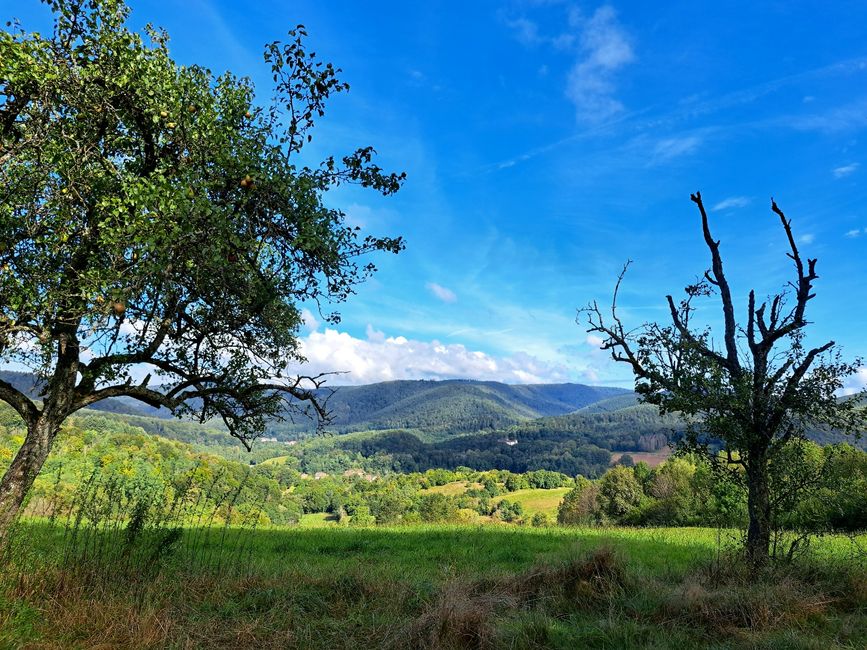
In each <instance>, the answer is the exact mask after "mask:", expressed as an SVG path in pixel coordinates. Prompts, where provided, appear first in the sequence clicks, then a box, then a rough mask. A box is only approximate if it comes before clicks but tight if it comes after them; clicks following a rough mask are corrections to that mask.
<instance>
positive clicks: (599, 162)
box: [0, 0, 867, 385]
mask: <svg viewBox="0 0 867 650" xmlns="http://www.w3.org/2000/svg"><path fill="white" fill-rule="evenodd" d="M130 4H131V6H132V8H133V19H132V20H133V24H135V25H141V24H144V23H145V22H152V23H155V24H157V25H160V26H162V27H165V28H166V29H167V30H168V32H169V34H170V35H171V36H172V51H173V54H174V56H175V58H176V59H177V60H178V61H179V62H181V63H201V64H205V65H207V66H208V67H210V68H211V69H213V70H214V71H217V72H221V71H223V70H226V69H229V70H232V71H233V72H235V73H237V74H240V75H248V76H250V77H252V78H253V79H254V81H255V82H256V84H257V87H258V88H260V91H261V93H262V97H263V98H267V96H268V89H269V83H268V82H269V77H268V75H267V68H266V66H265V65H264V64H263V63H262V60H261V51H262V45H263V44H264V43H266V42H268V41H271V40H275V39H280V38H282V37H284V36H285V33H286V31H287V30H288V29H289V28H290V27H291V26H293V25H295V24H297V23H303V24H305V25H306V26H307V28H308V31H309V33H310V38H309V41H308V42H309V44H310V46H311V47H312V48H313V49H315V50H316V51H317V52H318V53H319V55H320V56H322V57H323V58H325V59H326V60H329V61H332V62H334V63H335V64H336V65H338V66H339V67H341V68H343V78H344V79H345V80H346V81H348V82H349V83H350V84H351V86H352V89H351V91H350V93H348V94H346V95H344V96H340V97H337V98H335V99H334V101H333V102H332V104H331V106H330V109H329V112H328V114H327V115H326V117H325V118H324V119H323V120H322V121H321V122H320V124H319V125H318V126H317V130H316V132H315V139H314V141H313V144H312V145H311V147H310V149H309V151H308V155H309V157H310V160H311V161H315V160H316V159H317V158H322V157H324V156H326V155H329V154H332V153H335V154H340V153H344V152H347V151H349V150H351V149H354V148H356V147H360V146H365V145H368V144H370V145H373V146H375V147H376V149H377V150H378V152H379V154H380V155H379V163H380V164H381V165H382V166H383V167H385V168H391V169H395V170H405V171H406V172H407V175H408V180H407V183H406V185H405V187H404V188H403V189H402V190H401V191H400V192H399V193H398V195H396V196H394V197H389V198H382V197H379V196H377V195H375V194H373V193H371V192H366V191H362V190H360V189H358V188H345V189H344V188H341V189H340V190H339V191H338V192H337V193H335V194H334V195H333V196H332V197H331V198H330V199H329V200H330V202H331V203H332V204H333V205H334V206H336V207H340V208H342V209H343V210H345V211H346V213H347V215H348V217H349V219H351V220H352V221H353V222H355V223H358V224H360V225H362V226H364V227H365V228H366V229H369V230H370V231H371V232H374V233H377V234H401V235H404V236H405V237H406V240H407V249H406V251H405V252H404V253H402V254H401V255H399V256H396V257H389V258H380V259H378V260H377V262H378V266H379V267H380V271H379V273H378V274H377V276H376V278H375V280H373V281H371V282H369V283H367V284H366V285H364V286H363V287H362V288H361V289H360V290H359V292H358V295H357V296H355V297H354V298H353V299H352V300H351V302H349V303H347V304H345V305H343V306H342V308H341V310H340V311H341V313H342V314H343V320H342V322H341V323H340V325H339V326H338V327H336V328H335V327H333V326H327V327H326V325H325V324H323V323H322V322H319V321H321V318H320V317H319V316H318V315H316V314H311V316H310V318H309V321H308V326H307V328H306V329H305V331H304V332H303V335H304V341H305V351H306V354H307V356H308V358H309V359H310V362H311V369H312V370H348V371H351V374H348V375H345V376H344V378H343V379H342V381H344V382H353V383H364V382H369V381H378V380H383V379H396V378H445V377H472V378H484V379H499V380H503V381H508V382H513V383H519V382H547V381H564V380H565V381H581V382H585V383H603V384H616V385H628V384H629V383H630V380H629V374H628V372H627V371H626V370H625V369H624V368H622V367H615V365H614V364H612V363H611V362H609V361H607V359H606V356H605V354H603V353H601V352H599V351H598V350H597V349H596V348H595V346H594V342H593V340H592V338H591V339H589V340H588V336H587V334H586V332H584V330H583V328H581V327H578V326H577V325H576V324H575V309H576V307H578V306H581V305H583V304H585V303H587V301H588V300H591V299H594V298H597V299H599V300H600V301H601V302H604V301H607V299H608V298H609V296H610V292H611V288H612V285H613V282H614V280H615V278H616V276H617V273H618V272H619V270H620V267H621V266H622V264H623V262H624V261H625V260H626V259H632V260H634V265H633V267H632V269H631V271H630V273H629V275H628V276H627V280H626V282H625V286H624V290H623V298H622V306H623V311H624V315H625V317H626V318H627V319H628V320H629V321H630V322H632V323H635V324H638V323H640V322H642V321H645V320H649V319H663V318H665V314H666V307H665V298H664V296H665V294H666V293H675V295H677V293H678V292H679V290H680V288H682V287H683V286H684V285H685V284H687V283H690V282H692V281H693V279H694V278H695V276H696V275H697V274H700V273H701V272H702V271H703V270H704V269H705V268H707V266H708V264H709V262H708V256H707V251H706V249H705V248H704V247H703V244H702V240H701V233H700V223H699V220H698V214H697V212H696V210H695V207H694V206H693V204H692V203H691V202H690V200H689V194H690V192H692V191H695V190H701V191H702V194H703V196H704V198H705V202H706V204H707V206H708V207H709V208H711V210H712V212H711V214H712V221H713V229H714V231H715V235H716V237H717V238H719V239H721V240H722V251H723V255H724V258H725V262H726V264H727V271H728V274H729V276H730V280H731V282H732V284H733V289H734V292H735V295H736V299H737V300H738V303H739V305H740V311H741V314H742V313H743V312H744V311H745V308H746V304H745V296H746V294H747V292H748V291H749V289H750V288H751V287H754V288H755V289H756V290H757V293H758V294H759V295H760V296H762V295H766V294H768V293H770V292H772V291H776V290H777V289H779V288H780V287H781V286H782V285H783V284H784V283H785V282H786V281H787V280H788V279H789V277H790V275H791V262H790V261H789V260H788V259H787V258H786V256H785V252H786V247H785V244H786V242H785V239H784V237H783V233H782V232H781V229H780V227H779V222H778V221H775V218H774V216H773V215H772V214H771V212H770V210H769V204H770V197H771V196H774V197H775V198H776V199H777V202H778V203H779V204H780V206H781V207H782V208H783V209H784V210H785V211H786V213H787V215H788V216H790V217H791V218H792V220H793V224H794V230H795V233H796V236H797V237H798V239H799V245H800V246H801V248H802V251H803V253H804V255H805V256H811V257H814V256H815V257H818V259H819V262H818V265H817V270H818V273H819V275H820V279H819V280H818V281H817V284H816V290H817V293H818V295H817V297H816V299H815V300H814V301H813V302H812V303H811V304H810V309H809V311H808V316H809V317H810V319H811V320H814V321H815V326H814V327H813V328H812V332H811V334H810V340H811V341H815V342H820V340H821V342H824V339H828V338H833V339H834V340H836V341H838V342H839V343H841V344H842V345H843V348H844V351H845V353H846V354H847V356H851V357H854V356H856V355H864V356H867V337H865V332H867V282H865V281H864V278H865V275H864V260H865V253H867V210H865V207H864V206H865V199H867V197H865V180H867V160H865V153H864V152H865V144H864V138H865V135H867V134H865V130H867V40H865V39H864V25H867V4H865V3H863V2H842V1H837V2H833V3H819V2H797V3H796V2H725V3H719V2H714V3H710V2H694V1H693V2H670V3H647V2H614V3H611V4H599V3H591V2H558V1H556V0H523V1H515V2H502V3H495V2H463V3H457V2H448V3H447V2H424V3H407V2H400V3H393V2H372V3H359V2H348V1H333V2H321V1H301V0H293V1H292V2H285V1H280V2H277V1H273V2H272V1H269V0H260V1H258V2H250V3H238V2H228V1H225V0H188V1H186V2H183V3H181V2H177V3H176V2H165V1H162V2H155V1H151V0H130ZM12 15H15V16H18V17H19V18H21V20H22V22H23V24H24V27H25V28H36V29H41V30H46V29H47V11H46V9H45V8H44V7H43V6H42V5H40V4H39V3H38V2H36V0H23V1H21V2H17V3H14V7H13V6H12V3H5V2H4V3H3V7H2V9H0V18H3V19H4V20H5V19H6V18H7V17H9V16H12ZM700 315H701V316H703V317H705V318H706V319H707V322H709V323H710V324H711V325H713V324H716V323H717V311H716V309H715V305H713V304H708V305H707V307H706V308H703V309H702V310H701V312H700ZM863 376H864V377H867V373H865V374H864V375H863Z"/></svg>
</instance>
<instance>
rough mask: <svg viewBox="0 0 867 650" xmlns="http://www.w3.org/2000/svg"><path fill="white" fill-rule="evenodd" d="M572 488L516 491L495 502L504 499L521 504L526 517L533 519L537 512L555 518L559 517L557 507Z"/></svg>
mask: <svg viewBox="0 0 867 650" xmlns="http://www.w3.org/2000/svg"><path fill="white" fill-rule="evenodd" d="M570 489H571V488H567V487H565V488H553V489H550V490H543V489H527V490H515V491H514V492H509V493H508V494H504V495H502V496H499V497H497V498H496V499H494V501H495V502H498V501H502V500H503V499H505V500H507V501H510V502H512V503H516V502H517V503H520V504H521V506H522V507H523V508H524V516H525V517H532V516H533V515H535V514H536V513H537V512H543V513H545V514H547V515H551V516H553V517H556V516H557V507H558V506H559V505H560V502H561V501H562V500H563V497H564V496H566V493H567V492H568V491H569V490H570Z"/></svg>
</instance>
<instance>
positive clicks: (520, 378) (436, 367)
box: [293, 325, 569, 384]
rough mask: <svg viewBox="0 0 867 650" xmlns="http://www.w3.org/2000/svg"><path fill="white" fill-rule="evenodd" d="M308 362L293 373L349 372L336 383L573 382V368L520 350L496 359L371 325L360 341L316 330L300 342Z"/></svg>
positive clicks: (480, 353) (477, 352) (351, 337)
mask: <svg viewBox="0 0 867 650" xmlns="http://www.w3.org/2000/svg"><path fill="white" fill-rule="evenodd" d="M301 354H302V355H303V356H304V357H305V358H306V359H307V363H305V364H304V365H300V366H297V367H295V368H294V369H293V370H294V372H298V373H301V374H305V375H313V374H317V373H320V372H345V373H346V374H343V375H340V376H339V377H338V378H335V380H334V382H333V383H335V384H369V383H373V382H378V381H391V380H395V379H456V378H461V379H481V380H492V381H502V382H507V383H550V382H563V381H569V372H568V370H567V369H566V368H565V367H564V366H561V365H557V364H552V363H546V362H544V361H540V360H539V359H537V358H536V357H533V356H531V355H528V354H525V353H523V352H519V353H516V354H513V355H511V356H508V357H495V356H492V355H489V354H486V353H484V352H480V351H477V350H470V349H468V348H467V347H466V346H464V345H461V344H445V343H441V342H439V341H436V340H434V341H429V342H428V341H416V340H412V339H407V338H406V337H403V336H386V335H385V334H384V333H383V332H380V331H377V330H375V329H374V328H373V327H371V326H370V325H368V327H367V338H366V339H359V338H355V337H353V336H351V335H349V334H348V333H346V332H340V331H337V330H334V329H325V330H324V331H318V330H317V331H313V332H310V333H309V334H307V335H306V336H304V337H302V338H301Z"/></svg>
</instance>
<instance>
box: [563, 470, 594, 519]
mask: <svg viewBox="0 0 867 650" xmlns="http://www.w3.org/2000/svg"><path fill="white" fill-rule="evenodd" d="M600 515H601V512H600V510H599V485H598V484H596V483H593V482H591V481H589V480H587V479H586V478H584V477H583V476H579V477H577V478H576V479H575V487H574V488H572V489H571V490H569V492H567V493H566V496H564V497H563V500H562V501H561V502H560V506H559V507H558V508H557V523H558V524H562V525H565V526H578V525H581V524H594V523H598V522H599V519H600Z"/></svg>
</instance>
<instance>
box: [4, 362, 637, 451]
mask: <svg viewBox="0 0 867 650" xmlns="http://www.w3.org/2000/svg"><path fill="white" fill-rule="evenodd" d="M0 379H2V380H4V381H7V382H9V383H10V384H12V385H13V386H15V387H16V388H18V389H19V390H22V391H24V392H25V393H27V394H29V395H31V396H34V397H37V396H38V392H39V391H38V390H37V388H36V386H35V384H36V382H35V378H34V377H33V375H30V374H26V373H19V372H10V371H0ZM631 395H632V392H631V391H628V390H625V389H622V388H608V387H602V386H585V385H583V384H523V385H512V384H501V383H498V382H493V381H473V380H460V379H453V380H444V381H427V380H417V381H412V380H401V381H388V382H381V383H377V384H368V385H363V386H338V387H334V388H328V389H323V390H321V391H319V396H320V397H321V398H322V399H326V398H327V406H328V410H329V411H330V412H331V414H332V417H333V419H332V421H331V424H330V427H329V428H331V429H332V430H335V431H337V432H340V433H346V432H350V431H360V430H364V429H398V428H404V429H416V430H419V431H424V432H431V433H445V434H448V433H471V432H475V431H484V430H495V429H503V428H506V427H509V426H512V425H515V424H519V423H521V422H526V421H528V420H533V419H536V418H540V417H549V416H555V415H564V414H566V413H571V412H573V411H577V410H578V409H582V408H585V407H587V406H589V405H592V404H596V403H598V402H603V401H605V400H609V399H612V398H614V399H616V398H618V397H620V398H626V399H627V400H628V399H630V396H631ZM93 409H95V410H100V411H107V412H110V413H122V414H127V415H147V416H156V417H169V413H168V412H167V411H166V410H165V409H161V410H157V409H153V408H151V407H149V406H147V405H146V404H141V403H139V402H136V401H135V400H131V399H123V398H121V399H110V400H104V401H102V402H99V403H97V404H95V405H94V406H93ZM219 428H221V427H219ZM314 428H315V423H314V422H313V421H312V420H311V421H307V420H305V419H304V418H296V419H295V422H294V424H292V425H288V424H283V423H276V422H275V423H273V424H272V426H271V427H269V430H270V433H272V434H276V435H278V436H279V437H284V436H287V435H292V434H297V433H300V432H309V431H312V430H313V429H314Z"/></svg>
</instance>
